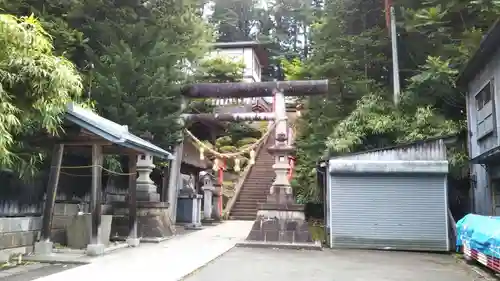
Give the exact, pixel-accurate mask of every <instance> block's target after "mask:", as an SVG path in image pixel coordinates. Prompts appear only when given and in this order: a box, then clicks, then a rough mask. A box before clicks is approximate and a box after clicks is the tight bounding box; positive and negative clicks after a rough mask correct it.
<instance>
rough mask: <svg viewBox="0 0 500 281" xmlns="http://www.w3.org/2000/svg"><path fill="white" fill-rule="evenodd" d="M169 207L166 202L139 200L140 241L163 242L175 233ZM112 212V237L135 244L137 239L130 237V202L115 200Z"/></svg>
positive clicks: (138, 226)
mask: <svg viewBox="0 0 500 281" xmlns="http://www.w3.org/2000/svg"><path fill="white" fill-rule="evenodd" d="M168 208H169V205H168V203H166V202H144V201H139V202H137V237H138V238H137V239H139V241H140V242H161V241H164V240H165V239H167V238H168V237H170V236H172V235H173V234H174V232H175V228H174V226H173V225H172V223H171V221H170V217H169V212H168ZM112 212H113V224H112V226H111V237H113V238H115V239H119V240H125V241H127V243H130V244H129V245H131V246H134V244H135V243H136V242H137V241H134V240H131V239H129V232H130V224H129V205H128V202H113V203H112Z"/></svg>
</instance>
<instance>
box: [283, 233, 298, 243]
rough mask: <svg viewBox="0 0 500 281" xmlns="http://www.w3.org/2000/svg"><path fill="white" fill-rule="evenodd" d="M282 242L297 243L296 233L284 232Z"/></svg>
mask: <svg viewBox="0 0 500 281" xmlns="http://www.w3.org/2000/svg"><path fill="white" fill-rule="evenodd" d="M280 240H281V241H284V242H287V243H293V242H295V232H294V231H283V232H282V239H280Z"/></svg>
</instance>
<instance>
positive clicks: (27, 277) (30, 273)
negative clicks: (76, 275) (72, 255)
mask: <svg viewBox="0 0 500 281" xmlns="http://www.w3.org/2000/svg"><path fill="white" fill-rule="evenodd" d="M77 266H78V265H62V264H34V265H28V266H19V267H18V268H16V269H18V270H17V271H18V272H15V273H13V274H11V275H8V276H0V281H31V280H35V279H37V278H40V277H44V276H48V275H51V274H54V273H57V272H61V271H65V270H68V269H71V268H75V267H77Z"/></svg>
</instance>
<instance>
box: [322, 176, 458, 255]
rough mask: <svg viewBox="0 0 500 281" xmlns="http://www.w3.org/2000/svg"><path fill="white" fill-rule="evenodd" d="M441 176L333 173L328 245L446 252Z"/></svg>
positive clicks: (445, 220)
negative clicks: (345, 174) (330, 243)
mask: <svg viewBox="0 0 500 281" xmlns="http://www.w3.org/2000/svg"><path fill="white" fill-rule="evenodd" d="M445 181H446V179H445V176H444V175H443V176H428V177H417V176H411V175H406V176H402V175H400V176H395V175H385V176H384V175H364V176H363V175H355V176H354V175H353V176H332V177H331V183H332V188H331V189H330V195H331V202H332V203H331V208H330V214H331V233H332V247H338V248H370V249H400V250H431V251H447V250H448V236H447V216H446V212H445V204H446V203H445V200H446V199H445V198H446V197H445V195H444V194H445V188H444V186H445Z"/></svg>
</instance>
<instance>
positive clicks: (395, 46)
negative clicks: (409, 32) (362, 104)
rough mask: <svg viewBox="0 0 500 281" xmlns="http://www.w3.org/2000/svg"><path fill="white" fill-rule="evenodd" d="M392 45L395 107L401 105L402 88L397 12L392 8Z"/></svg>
mask: <svg viewBox="0 0 500 281" xmlns="http://www.w3.org/2000/svg"><path fill="white" fill-rule="evenodd" d="M390 11H391V13H390V24H391V43H392V80H393V82H392V83H393V86H394V105H396V106H397V105H398V104H399V98H400V97H399V96H400V92H401V86H400V84H399V59H398V34H397V31H396V12H395V11H394V7H392V5H391V6H390Z"/></svg>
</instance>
